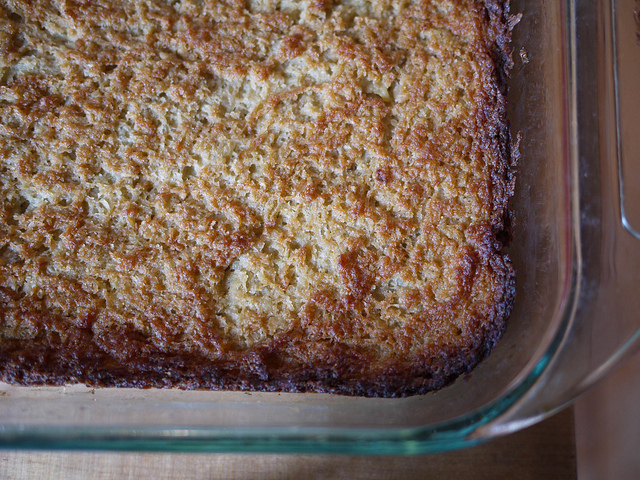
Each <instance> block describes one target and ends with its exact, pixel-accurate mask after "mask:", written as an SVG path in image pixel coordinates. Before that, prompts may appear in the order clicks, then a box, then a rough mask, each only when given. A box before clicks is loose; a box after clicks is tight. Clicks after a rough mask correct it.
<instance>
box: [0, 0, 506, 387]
mask: <svg viewBox="0 0 640 480" xmlns="http://www.w3.org/2000/svg"><path fill="white" fill-rule="evenodd" d="M512 23H513V18H512V17H510V15H509V12H508V2H504V1H498V0H485V1H465V0H456V1H449V0H420V1H418V0H416V1H412V2H397V1H380V2H361V1H357V0H345V1H343V2H338V1H308V2H307V1H304V2H289V1H275V0H273V1H271V0H264V1H257V0H255V1H247V2H239V1H238V2H235V1H231V0H229V1H212V2H188V1H186V0H184V1H181V2H171V3H166V2H163V1H160V0H158V1H151V2H149V1H147V2H136V1H131V2H124V1H123V2H116V1H106V0H105V1H103V2H61V3H57V2H55V1H47V0H38V1H30V2H21V1H17V0H15V1H14V0H0V62H1V64H0V188H1V190H2V192H1V195H2V196H1V200H0V378H1V379H3V380H5V381H9V382H15V383H21V384H43V383H51V384H61V383H66V382H84V383H87V384H92V385H107V386H137V387H181V388H216V389H250V390H264V391H272V390H283V391H318V392H332V393H341V394H354V395H368V396H375V395H381V396H402V395H409V394H417V393H424V392H427V391H430V390H434V389H438V388H441V387H443V386H444V385H446V384H448V383H450V382H451V381H453V380H454V379H455V378H456V377H457V376H459V375H460V374H463V373H466V372H468V371H469V370H471V369H472V368H473V367H474V366H475V365H476V364H477V363H478V362H479V361H480V360H482V359H483V358H484V357H485V356H486V355H487V354H488V353H489V352H490V351H491V349H492V348H493V347H494V345H495V343H496V342H497V341H498V339H499V338H500V336H501V335H502V332H503V330H504V328H505V323H506V319H507V317H508V315H509V313H510V311H511V308H512V304H513V299H514V295H515V287H514V272H513V268H512V266H511V262H510V260H509V258H508V256H507V255H506V254H505V253H504V252H503V246H504V244H505V243H506V242H507V241H508V234H509V229H510V222H511V220H510V218H511V217H510V212H509V210H508V207H507V203H508V200H509V198H510V197H511V195H512V193H513V185H514V166H515V159H516V156H517V155H516V153H515V152H512V151H511V143H510V134H509V128H508V124H507V123H506V118H505V117H506V103H505V93H506V77H507V72H508V70H509V68H510V66H511V59H510V53H509V49H508V44H509V38H510V31H511V28H512V26H513V25H512Z"/></svg>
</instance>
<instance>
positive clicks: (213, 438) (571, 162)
mask: <svg viewBox="0 0 640 480" xmlns="http://www.w3.org/2000/svg"><path fill="white" fill-rule="evenodd" d="M634 7H635V4H634V1H633V0H626V1H624V0H619V1H616V0H602V1H598V0H584V1H578V0H574V1H572V0H565V1H557V2H556V1H554V2H549V1H545V0H515V1H513V2H512V12H516V13H517V12H521V13H522V14H523V16H522V20H521V21H520V23H519V25H518V26H517V27H516V28H515V30H514V39H513V50H514V61H515V66H514V69H513V72H512V81H511V85H510V94H509V102H510V109H509V116H510V119H511V125H512V130H513V131H514V132H520V133H521V143H520V151H521V153H522V159H521V161H520V164H519V168H518V185H517V190H516V195H515V198H514V201H513V207H514V210H515V213H516V227H515V232H514V235H515V238H514V241H513V242H512V245H511V246H510V252H511V255H512V257H513V259H514V262H515V264H516V267H517V271H518V274H517V275H518V294H517V300H516V307H515V311H514V312H513V315H512V317H511V319H510V322H509V326H508V329H507V332H506V334H505V336H504V338H503V339H502V341H501V342H500V343H499V345H498V346H497V348H496V350H495V351H494V352H493V353H492V355H491V356H490V357H489V358H488V359H487V360H486V361H485V362H483V363H482V364H481V365H480V366H479V367H478V368H477V369H476V370H474V371H473V372H472V374H470V375H467V376H466V377H464V378H462V379H459V380H458V381H457V382H456V383H454V384H453V385H452V386H450V387H448V388H446V389H444V390H442V391H440V392H437V393H434V394H429V395H424V396H417V397H411V398H405V399H368V398H351V397H341V396H331V395H320V394H284V393H283V394H277V393H239V392H204V391H196V392H187V391H177V390H151V389H150V390H130V389H91V388H87V387H84V386H69V387H61V388H53V387H42V388H27V387H15V386H9V385H6V384H0V447H5V448H57V449H105V450H106V449H109V450H115V449H118V450H170V451H211V452H220V451H238V452H322V453H367V454H399V453H402V454H413V453H425V452H434V451H441V450H446V449H452V448H459V447H463V446H468V445H472V444H475V443H477V442H480V441H482V440H485V439H488V438H491V437H494V436H496V435H501V434H504V433H508V432H511V431H514V430H517V429H519V428H523V427H525V426H527V425H530V424H532V423H534V422H536V421H538V420H541V419H543V418H545V417H546V416H548V415H551V414H553V413H554V412H556V411H557V410H559V409H561V408H563V407H564V406H566V405H567V404H569V403H570V402H572V401H573V400H574V399H576V398H577V397H578V396H579V395H580V394H581V393H582V392H584V391H585V390H586V389H588V388H589V387H590V386H591V385H593V384H594V383H595V382H596V381H597V380H599V379H600V378H602V377H603V376H604V375H605V374H606V373H607V372H608V371H609V370H610V368H611V367H612V366H613V365H614V364H615V363H616V362H617V361H618V360H619V359H620V358H621V357H622V356H623V355H624V354H625V353H626V352H627V351H629V350H630V347H631V346H632V344H633V343H634V342H635V340H636V338H637V337H638V336H639V335H640V334H639V331H640V295H638V294H637V290H638V286H640V240H639V239H638V238H640V235H639V234H638V233H637V232H639V231H640V207H638V205H640V181H636V179H638V178H639V177H640V168H637V167H636V168H634V165H633V160H634V155H635V156H637V154H638V153H640V143H639V142H640V140H639V139H640V136H637V135H636V136H634V135H633V127H636V128H637V126H638V125H640V113H639V112H640V108H637V107H636V108H632V107H633V105H638V103H640V96H638V95H637V94H636V91H637V89H636V85H635V81H636V80H637V78H639V77H640V75H638V73H637V71H638V68H640V47H639V46H638V45H637V44H636V28H637V26H636V25H635V23H634ZM634 68H635V70H634ZM634 102H635V104H634ZM634 142H635V143H634Z"/></svg>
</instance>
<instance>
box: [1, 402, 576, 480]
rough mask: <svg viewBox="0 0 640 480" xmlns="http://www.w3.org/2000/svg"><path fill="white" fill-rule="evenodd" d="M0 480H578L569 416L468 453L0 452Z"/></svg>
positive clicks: (572, 430) (571, 419) (495, 441)
mask: <svg viewBox="0 0 640 480" xmlns="http://www.w3.org/2000/svg"><path fill="white" fill-rule="evenodd" d="M0 478H1V479H11V480H23V479H24V480H26V479H29V480H31V479H69V480H76V479H78V480H80V479H82V480H86V479H93V480H108V479H109V480H110V479H145V478H153V479H158V480H164V479H174V478H177V479H182V480H195V479H198V480H201V479H206V480H213V479H225V480H227V479H241V480H244V479H267V480H270V479H274V480H275V479H278V480H282V479H285V480H286V479H296V480H297V479H388V478H391V479H393V478H399V479H408V480H411V479H418V478H419V479H451V478H455V479H461V480H465V479H473V480H482V479H492V480H493V479H497V478H499V479H512V478H514V479H518V480H527V479H532V480H533V479H535V480H544V479H558V478H561V479H575V478H576V464H575V446H574V428H573V411H572V410H571V409H569V410H566V411H564V412H561V413H560V414H558V415H556V416H555V417H553V418H550V419H548V420H546V421H545V422H543V423H541V424H539V425H536V426H533V427H531V428H529V429H527V430H524V431H522V432H518V433H516V434H513V435H510V436H508V437H504V438H499V439H497V440H494V441H492V442H489V443H486V444H484V445H480V446H477V447H474V448H470V449H467V450H461V451H457V452H447V453H443V454H438V455H422V456H416V457H390V456H387V457H361V456H337V455H242V454H232V455H227V454H225V455H214V454H158V453H122V454H120V453H96V452H89V453H82V452H71V453H61V452H13V451H5V452H0Z"/></svg>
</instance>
